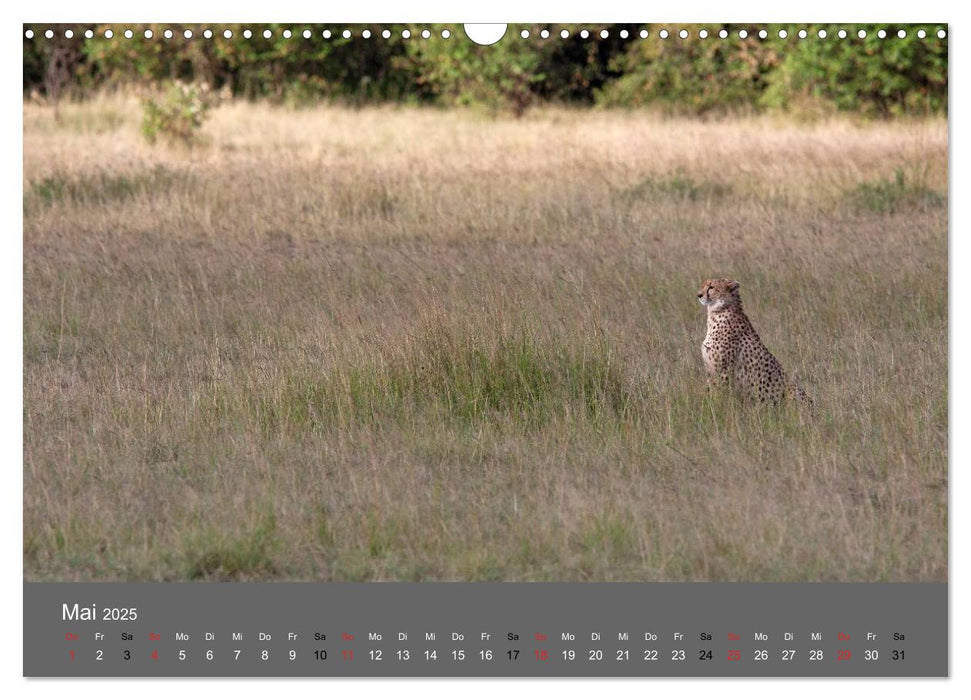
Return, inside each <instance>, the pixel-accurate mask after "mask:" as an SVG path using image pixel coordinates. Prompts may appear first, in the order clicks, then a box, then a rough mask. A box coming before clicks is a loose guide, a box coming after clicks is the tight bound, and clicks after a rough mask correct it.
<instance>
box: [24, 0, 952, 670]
mask: <svg viewBox="0 0 971 700" xmlns="http://www.w3.org/2000/svg"><path fill="white" fill-rule="evenodd" d="M642 9H644V8H642ZM322 11H323V10H322ZM649 11H650V8H646V9H644V12H649ZM103 19H111V18H103ZM117 19H122V18H117ZM281 19H283V18H281ZM633 19H637V18H633ZM640 19H644V20H645V21H642V22H633V21H632V22H620V23H617V22H613V23H610V22H585V23H583V22H581V23H550V22H528V23H509V24H456V23H435V22H425V23H381V22H372V23H367V22H363V23H341V22H305V23H292V22H264V23H254V22H243V23H234V22H224V23H140V22H111V21H109V22H73V23H59V22H29V23H25V24H23V26H22V56H23V95H22V113H23V114H22V116H23V119H22V124H23V128H22V133H18V134H17V136H18V138H22V146H23V148H22V153H23V162H22V173H21V177H20V178H19V179H20V181H21V182H22V187H23V192H22V216H23V233H22V243H23V254H22V260H16V261H15V262H16V263H17V265H18V267H17V268H16V269H15V270H13V271H12V272H11V274H10V278H11V279H16V278H17V275H18V274H19V273H20V271H22V273H23V309H22V312H23V313H22V319H21V318H20V317H18V319H16V323H20V322H21V321H22V326H23V343H22V348H23V349H22V353H23V363H22V364H23V383H22V384H23V410H22V414H21V413H18V418H19V417H20V416H21V415H22V423H23V455H22V458H23V572H24V573H23V586H24V589H23V590H24V616H23V627H24V666H23V674H24V676H27V677H30V678H43V677H56V678H62V677H71V678H87V677H107V678H151V677H200V678H203V677H220V678H233V677H304V678H337V677H355V678H361V677H381V678H384V677H431V678H437V677H456V678H463V677H469V678H483V677H501V678H506V677H522V678H530V677H544V678H562V677H605V678H610V677H628V678H640V679H651V678H687V677H698V678H760V677H775V678H836V677H847V678H855V677H859V678H864V677H866V678H889V677H901V678H914V677H946V676H948V674H949V666H948V654H949V647H948V630H949V628H948V624H949V609H948V585H949V584H948V581H949V575H950V572H949V558H948V554H949V551H953V549H954V548H953V542H950V541H949V532H948V524H949V522H950V520H949V516H950V513H949V510H948V508H949V498H950V496H951V495H950V491H949V486H950V484H949V471H948V469H949V459H950V456H951V455H950V452H949V442H948V438H949V434H952V433H953V430H952V426H951V425H950V424H949V420H950V414H949V397H950V396H951V394H949V389H948V359H949V349H950V348H949V345H948V339H949V337H953V335H952V334H951V330H952V329H951V327H950V325H949V315H948V314H949V303H950V302H953V301H954V298H955V297H954V296H953V295H949V293H948V280H949V279H955V278H956V277H959V275H956V274H955V270H953V269H950V268H949V255H950V253H951V250H950V248H949V238H948V234H949V225H950V220H949V208H950V206H951V204H952V203H951V202H950V199H949V197H950V189H949V184H950V181H949V177H950V175H949V173H950V172H952V171H951V163H950V151H949V148H950V146H949V144H950V141H949V138H950V135H951V130H952V127H951V125H950V122H949V113H948V105H949V100H950V96H949V92H948V85H949V78H950V74H949V64H948V58H949V48H950V41H951V36H950V27H949V25H948V23H947V22H946V21H938V22H921V23H902V22H882V21H873V22H856V23H839V22H836V23H833V22H797V23H786V22H782V23H758V22H754V23H752V22H741V23H733V22H728V23H725V22H707V23H706V22H688V23H683V22H681V23H679V22H663V21H662V22H654V21H646V20H648V19H649V18H643V17H642V18H640ZM928 19H935V18H928ZM936 19H946V18H936ZM18 152H19V151H18ZM18 208H21V202H20V200H18ZM13 257H14V258H15V257H16V256H13ZM11 259H12V258H11ZM18 351H19V346H18ZM11 424H17V421H12V422H11ZM949 547H950V550H949Z"/></svg>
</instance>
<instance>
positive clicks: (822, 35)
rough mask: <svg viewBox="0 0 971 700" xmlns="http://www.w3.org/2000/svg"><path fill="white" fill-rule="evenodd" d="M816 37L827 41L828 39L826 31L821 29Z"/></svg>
mask: <svg viewBox="0 0 971 700" xmlns="http://www.w3.org/2000/svg"><path fill="white" fill-rule="evenodd" d="M816 36H818V37H819V38H820V39H825V38H826V30H825V29H820V30H819V31H818V32H816Z"/></svg>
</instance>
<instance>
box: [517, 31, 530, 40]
mask: <svg viewBox="0 0 971 700" xmlns="http://www.w3.org/2000/svg"><path fill="white" fill-rule="evenodd" d="M519 36H521V37H522V38H523V39H528V38H529V30H528V29H524V30H522V31H521V32H519Z"/></svg>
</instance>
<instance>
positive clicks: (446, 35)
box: [442, 29, 452, 39]
mask: <svg viewBox="0 0 971 700" xmlns="http://www.w3.org/2000/svg"><path fill="white" fill-rule="evenodd" d="M450 36H452V32H450V31H449V30H447V29H443V30H442V38H443V39H448V38H449V37H450Z"/></svg>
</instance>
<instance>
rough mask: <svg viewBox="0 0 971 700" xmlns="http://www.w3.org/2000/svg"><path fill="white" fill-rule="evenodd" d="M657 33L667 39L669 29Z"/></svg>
mask: <svg viewBox="0 0 971 700" xmlns="http://www.w3.org/2000/svg"><path fill="white" fill-rule="evenodd" d="M657 35H658V36H659V37H661V38H662V39H667V38H668V30H667V29H662V30H661V31H659V32H658V33H657Z"/></svg>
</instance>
